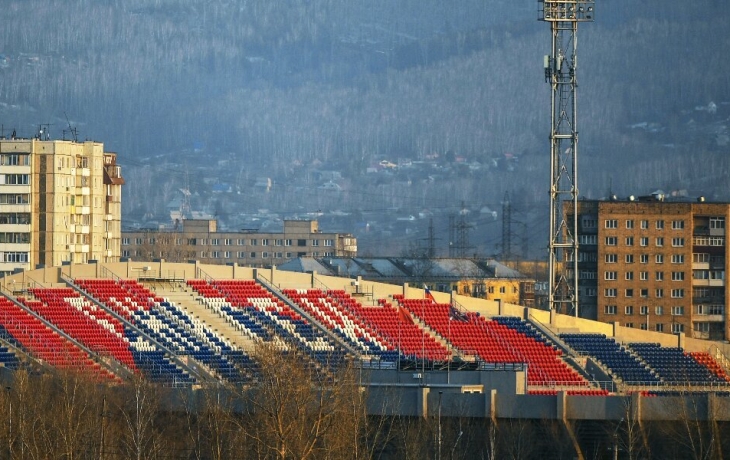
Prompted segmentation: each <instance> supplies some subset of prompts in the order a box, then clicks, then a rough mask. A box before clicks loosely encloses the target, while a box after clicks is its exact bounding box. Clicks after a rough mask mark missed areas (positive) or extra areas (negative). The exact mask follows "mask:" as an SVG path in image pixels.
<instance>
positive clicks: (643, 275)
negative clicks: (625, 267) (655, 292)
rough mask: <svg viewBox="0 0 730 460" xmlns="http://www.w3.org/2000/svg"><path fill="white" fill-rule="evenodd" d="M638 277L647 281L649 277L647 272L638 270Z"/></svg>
mask: <svg viewBox="0 0 730 460" xmlns="http://www.w3.org/2000/svg"><path fill="white" fill-rule="evenodd" d="M639 279H640V280H641V281H647V280H648V279H649V272H639Z"/></svg>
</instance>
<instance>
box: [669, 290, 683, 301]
mask: <svg viewBox="0 0 730 460" xmlns="http://www.w3.org/2000/svg"><path fill="white" fill-rule="evenodd" d="M683 297H684V289H672V298H673V299H681V298H683Z"/></svg>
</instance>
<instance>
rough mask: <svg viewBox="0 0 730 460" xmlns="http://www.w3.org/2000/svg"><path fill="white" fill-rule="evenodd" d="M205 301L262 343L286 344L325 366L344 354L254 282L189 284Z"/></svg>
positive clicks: (339, 361) (217, 281)
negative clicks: (278, 342) (276, 341)
mask: <svg viewBox="0 0 730 460" xmlns="http://www.w3.org/2000/svg"><path fill="white" fill-rule="evenodd" d="M187 284H188V285H189V286H190V287H192V288H193V289H194V290H195V291H196V292H197V293H198V294H199V295H201V296H202V301H203V302H204V303H205V304H206V306H208V307H209V308H211V309H213V310H214V311H215V312H217V313H218V314H219V315H221V316H222V317H224V318H226V320H228V321H230V322H232V323H235V325H236V326H237V329H239V330H241V331H242V332H243V333H245V334H247V335H249V336H250V337H252V338H255V339H257V340H262V341H275V340H283V341H284V342H286V343H287V344H288V345H289V346H294V347H296V348H297V349H299V350H301V351H303V352H304V353H306V354H307V355H309V356H311V357H312V358H313V359H315V360H316V361H318V362H319V363H320V364H321V365H324V366H326V367H330V368H331V367H336V366H338V365H340V364H341V363H342V360H343V358H344V351H343V350H342V349H341V348H340V347H339V345H337V344H336V343H334V342H333V341H331V340H330V339H329V338H328V337H327V336H326V335H325V334H324V333H322V331H320V330H319V329H316V328H315V327H313V326H312V324H310V323H309V322H308V321H307V320H306V319H305V318H304V317H302V316H301V315H299V314H298V313H297V312H296V311H294V310H292V309H291V308H290V307H289V306H288V305H286V304H285V303H284V302H283V301H282V300H281V299H278V298H276V297H275V296H274V295H273V294H272V293H270V292H269V291H268V290H267V289H266V288H264V287H263V286H261V285H260V284H258V283H257V282H256V281H254V280H216V281H211V282H210V283H208V282H207V281H205V280H188V281H187Z"/></svg>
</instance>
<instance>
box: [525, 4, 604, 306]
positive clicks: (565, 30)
mask: <svg viewBox="0 0 730 460" xmlns="http://www.w3.org/2000/svg"><path fill="white" fill-rule="evenodd" d="M594 9H595V1H594V0H538V20H540V21H544V22H548V23H550V29H551V31H552V51H551V54H550V55H547V56H545V59H544V68H545V81H546V82H548V83H550V86H551V89H552V101H551V113H550V117H551V130H550V179H551V182H550V240H549V243H548V249H549V252H550V256H549V257H550V260H549V266H548V273H549V280H548V296H549V297H548V303H549V308H550V310H554V311H556V312H558V313H565V314H573V315H575V316H578V278H579V276H578V239H577V235H578V213H577V209H578V128H577V112H578V111H577V102H576V88H577V86H578V84H577V79H576V68H577V65H576V64H577V60H576V45H577V39H576V33H577V31H578V23H579V22H592V21H593V14H594ZM568 203H572V205H571V204H568ZM564 205H567V210H568V211H569V212H570V213H571V214H570V215H568V214H567V213H565V212H563V206H564ZM571 206H572V207H571Z"/></svg>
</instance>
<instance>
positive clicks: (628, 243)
mask: <svg viewBox="0 0 730 460" xmlns="http://www.w3.org/2000/svg"><path fill="white" fill-rule="evenodd" d="M633 245H634V237H633V236H627V237H626V246H633Z"/></svg>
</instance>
